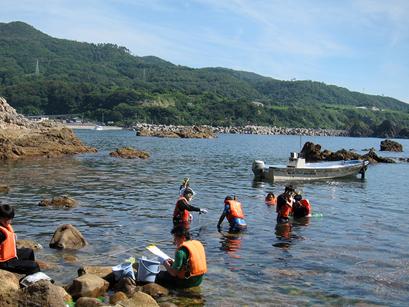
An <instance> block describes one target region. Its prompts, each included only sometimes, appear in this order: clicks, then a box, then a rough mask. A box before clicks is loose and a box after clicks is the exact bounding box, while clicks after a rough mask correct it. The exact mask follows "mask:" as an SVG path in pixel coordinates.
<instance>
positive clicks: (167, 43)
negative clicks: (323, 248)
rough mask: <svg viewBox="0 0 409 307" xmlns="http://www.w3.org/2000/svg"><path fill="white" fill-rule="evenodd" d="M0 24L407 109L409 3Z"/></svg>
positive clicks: (6, 8)
mask: <svg viewBox="0 0 409 307" xmlns="http://www.w3.org/2000/svg"><path fill="white" fill-rule="evenodd" d="M2 2H3V3H2V5H1V9H0V22H4V23H8V22H11V21H23V22H25V23H28V24H30V25H32V26H33V27H34V28H36V29H37V30H40V31H41V32H43V33H45V34H48V35H50V36H52V37H56V38H63V39H69V40H75V41H79V42H89V43H112V44H116V45H118V46H124V47H126V48H128V49H129V50H130V51H131V53H132V54H133V55H137V56H146V55H153V56H157V57H159V58H162V59H164V60H166V61H169V62H172V63H173V64H176V65H182V66H188V67H192V68H202V67H225V68H231V69H234V70H239V71H249V72H254V73H257V74H260V75H263V76H267V77H272V78H275V79H279V80H291V79H296V80H312V81H318V82H324V83H325V84H331V85H336V86H339V87H345V88H347V89H349V90H351V91H356V92H361V93H365V94H370V95H384V96H389V97H393V98H396V99H399V100H401V101H404V102H406V103H409V89H408V88H409V86H408V85H409V17H408V16H409V1H408V0H342V1H332V0H308V1H307V0H18V1H2Z"/></svg>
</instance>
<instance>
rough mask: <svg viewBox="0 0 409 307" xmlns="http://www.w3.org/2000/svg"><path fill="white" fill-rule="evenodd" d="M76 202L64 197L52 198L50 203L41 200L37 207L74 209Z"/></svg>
mask: <svg viewBox="0 0 409 307" xmlns="http://www.w3.org/2000/svg"><path fill="white" fill-rule="evenodd" d="M77 203H78V202H77V201H76V200H74V199H72V198H71V197H68V196H64V197H60V196H57V197H54V198H53V199H52V200H51V201H49V200H48V199H43V200H42V201H40V202H39V203H38V205H39V206H42V207H54V208H75V207H76V206H77Z"/></svg>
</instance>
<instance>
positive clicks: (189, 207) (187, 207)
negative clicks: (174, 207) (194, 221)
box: [178, 199, 200, 211]
mask: <svg viewBox="0 0 409 307" xmlns="http://www.w3.org/2000/svg"><path fill="white" fill-rule="evenodd" d="M178 209H179V210H180V211H183V210H187V211H200V208H198V207H195V206H192V205H188V204H187V202H186V200H184V199H181V200H179V201H178Z"/></svg>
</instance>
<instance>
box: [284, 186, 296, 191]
mask: <svg viewBox="0 0 409 307" xmlns="http://www.w3.org/2000/svg"><path fill="white" fill-rule="evenodd" d="M284 191H285V192H287V191H289V192H295V189H294V187H293V186H292V185H288V186H286V187H285V190H284Z"/></svg>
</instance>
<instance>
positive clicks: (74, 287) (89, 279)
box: [64, 274, 109, 301]
mask: <svg viewBox="0 0 409 307" xmlns="http://www.w3.org/2000/svg"><path fill="white" fill-rule="evenodd" d="M108 287H109V282H107V281H106V280H104V279H102V278H101V277H98V276H96V275H92V274H85V275H82V276H80V277H77V278H76V279H74V280H73V281H72V282H71V283H70V284H69V285H67V286H64V289H65V290H66V291H67V292H68V293H69V294H71V296H72V298H73V300H74V301H76V300H77V299H79V298H80V297H82V296H86V297H94V298H99V297H103V296H104V295H105V293H106V292H107V290H108Z"/></svg>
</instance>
